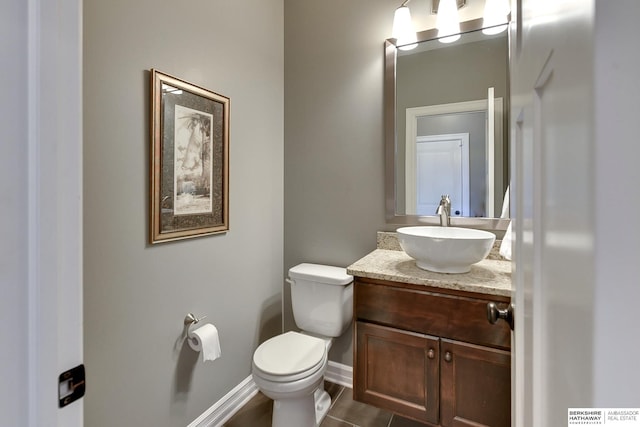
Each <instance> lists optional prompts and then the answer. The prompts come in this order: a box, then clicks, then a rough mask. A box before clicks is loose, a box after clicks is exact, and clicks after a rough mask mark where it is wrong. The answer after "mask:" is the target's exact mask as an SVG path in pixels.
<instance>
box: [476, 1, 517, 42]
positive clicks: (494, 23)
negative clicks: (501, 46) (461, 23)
mask: <svg viewBox="0 0 640 427" xmlns="http://www.w3.org/2000/svg"><path fill="white" fill-rule="evenodd" d="M510 12H511V8H510V7H509V0H486V3H485V5H484V16H483V21H482V27H483V29H482V32H483V33H484V34H487V35H491V34H498V33H501V32H503V31H504V30H506V29H507V23H508V22H509V13H510Z"/></svg>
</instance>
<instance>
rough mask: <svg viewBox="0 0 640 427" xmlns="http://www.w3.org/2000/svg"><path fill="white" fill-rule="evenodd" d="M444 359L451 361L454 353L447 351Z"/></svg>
mask: <svg viewBox="0 0 640 427" xmlns="http://www.w3.org/2000/svg"><path fill="white" fill-rule="evenodd" d="M444 360H445V362H451V361H452V360H453V355H452V354H451V352H450V351H447V352H446V353H445V354H444Z"/></svg>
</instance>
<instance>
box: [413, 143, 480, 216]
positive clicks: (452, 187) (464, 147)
mask: <svg viewBox="0 0 640 427" xmlns="http://www.w3.org/2000/svg"><path fill="white" fill-rule="evenodd" d="M407 153H409V151H407ZM406 171H407V176H406V184H405V185H406V191H407V194H406V200H407V213H408V214H414V215H434V214H435V212H436V209H437V207H438V204H439V202H440V197H441V196H442V195H443V194H448V195H449V198H450V200H451V215H452V216H464V215H468V214H469V134H468V133H459V134H447V135H432V136H419V137H417V138H416V141H415V157H414V158H413V159H410V158H409V156H407V165H406Z"/></svg>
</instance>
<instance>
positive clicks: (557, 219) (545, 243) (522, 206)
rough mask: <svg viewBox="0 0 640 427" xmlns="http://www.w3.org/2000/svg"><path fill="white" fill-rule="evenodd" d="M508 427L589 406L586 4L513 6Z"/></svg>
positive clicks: (549, 420)
mask: <svg viewBox="0 0 640 427" xmlns="http://www.w3.org/2000/svg"><path fill="white" fill-rule="evenodd" d="M512 3H513V6H514V7H513V9H512V13H513V14H514V16H515V23H516V25H514V26H513V27H512V29H511V31H512V40H513V41H514V42H513V43H510V45H511V55H510V57H511V100H512V103H511V141H512V147H513V150H512V155H513V157H512V165H513V170H514V171H515V173H514V174H513V175H512V184H511V192H512V201H513V205H512V207H513V210H514V212H515V216H514V218H513V221H514V223H513V224H514V230H515V236H514V237H515V248H514V265H515V268H514V272H513V273H514V274H513V284H514V289H515V293H514V296H513V300H514V302H515V305H516V308H515V314H516V322H515V324H516V330H515V333H514V355H515V357H514V358H513V363H514V374H515V375H514V391H515V396H514V397H515V399H513V401H514V404H515V407H514V425H515V426H518V427H523V426H526V427H537V426H559V425H567V411H568V408H572V407H574V408H575V407H589V406H590V405H591V403H592V393H593V384H592V381H591V378H592V375H591V374H592V366H593V365H592V364H593V356H592V354H593V352H592V350H593V348H592V345H593V342H592V317H591V316H592V310H593V305H594V301H593V286H594V263H593V261H594V221H593V218H594V217H593V215H592V214H591V212H592V211H593V207H594V206H595V202H594V196H593V186H592V179H593V169H592V160H593V125H592V121H593V114H592V105H593V91H592V84H593V75H592V71H591V68H590V67H592V59H593V58H592V46H593V44H592V43H593V41H592V40H593V34H592V33H593V24H592V18H593V5H592V4H591V2H584V1H579V0H576V1H570V0H569V1H567V0H565V1H561V2H556V1H540V0H518V1H513V2H512Z"/></svg>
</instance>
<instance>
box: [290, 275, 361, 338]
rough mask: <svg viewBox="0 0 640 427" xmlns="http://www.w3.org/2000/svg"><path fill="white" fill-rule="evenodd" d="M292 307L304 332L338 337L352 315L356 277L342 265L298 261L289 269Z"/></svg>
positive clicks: (294, 315)
mask: <svg viewBox="0 0 640 427" xmlns="http://www.w3.org/2000/svg"><path fill="white" fill-rule="evenodd" d="M289 283H291V306H292V308H293V317H294V319H295V322H296V325H297V326H298V327H299V328H300V329H302V330H303V331H305V332H311V333H313V334H318V335H322V336H325V337H339V336H340V335H342V333H343V332H344V331H345V330H346V329H347V327H348V326H349V324H350V323H351V317H352V315H353V276H351V275H349V274H347V270H346V269H345V268H341V267H333V266H329V265H320V264H308V263H303V264H298V265H296V266H295V267H292V268H291V269H289Z"/></svg>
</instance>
